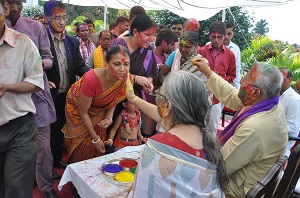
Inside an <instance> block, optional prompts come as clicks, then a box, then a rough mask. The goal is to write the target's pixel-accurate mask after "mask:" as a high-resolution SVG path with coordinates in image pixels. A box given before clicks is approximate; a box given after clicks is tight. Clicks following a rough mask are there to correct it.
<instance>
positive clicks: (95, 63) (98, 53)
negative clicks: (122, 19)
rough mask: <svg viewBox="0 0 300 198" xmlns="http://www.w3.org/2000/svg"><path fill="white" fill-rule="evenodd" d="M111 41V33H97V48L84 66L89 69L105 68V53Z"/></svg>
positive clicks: (105, 31) (104, 31)
mask: <svg viewBox="0 0 300 198" xmlns="http://www.w3.org/2000/svg"><path fill="white" fill-rule="evenodd" d="M111 40H112V33H111V32H110V31H108V30H102V31H101V32H100V33H99V38H98V47H97V48H96V50H95V51H94V52H93V53H92V54H91V55H90V56H89V57H88V58H87V60H86V62H85V64H86V66H88V67H89V68H103V67H105V66H106V59H105V57H106V53H107V51H108V47H109V45H110V43H111Z"/></svg>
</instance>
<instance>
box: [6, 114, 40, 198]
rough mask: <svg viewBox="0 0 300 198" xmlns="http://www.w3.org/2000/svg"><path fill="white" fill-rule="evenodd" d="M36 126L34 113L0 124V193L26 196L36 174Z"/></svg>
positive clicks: (23, 197) (22, 197)
mask: <svg viewBox="0 0 300 198" xmlns="http://www.w3.org/2000/svg"><path fill="white" fill-rule="evenodd" d="M36 134H37V129H36V125H35V120H34V116H33V115H32V114H31V113H28V114H27V115H25V116H22V117H19V118H16V119H14V120H11V121H10V122H8V123H6V124H4V125H2V126H0V197H1V198H2V197H3V198H12V197H17V198H29V197H32V189H33V183H34V177H35V167H36V157H37V147H36V142H35V141H36V140H35V139H36Z"/></svg>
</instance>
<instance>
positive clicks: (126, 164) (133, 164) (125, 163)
mask: <svg viewBox="0 0 300 198" xmlns="http://www.w3.org/2000/svg"><path fill="white" fill-rule="evenodd" d="M119 164H120V165H121V166H123V167H125V168H133V167H136V166H137V164H138V163H137V162H136V161H135V160H130V159H125V160H121V161H120V162H119Z"/></svg>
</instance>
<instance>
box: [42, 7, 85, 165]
mask: <svg viewBox="0 0 300 198" xmlns="http://www.w3.org/2000/svg"><path fill="white" fill-rule="evenodd" d="M44 12H45V17H46V18H45V19H46V22H47V23H48V24H49V29H48V30H47V33H48V37H49V40H50V46H51V52H52V55H53V67H52V68H50V69H48V70H46V74H47V77H48V80H49V81H50V82H52V83H54V86H53V87H52V89H51V95H52V98H53V101H54V105H55V109H56V117H57V121H56V122H54V123H53V124H51V151H52V154H53V166H55V167H59V168H65V167H66V166H67V164H65V163H64V162H62V161H61V159H62V143H63V139H64V134H63V133H62V132H61V128H62V127H63V125H64V124H65V120H66V117H65V102H66V95H67V92H68V90H69V88H70V86H71V85H72V84H73V83H75V81H76V75H78V76H82V75H83V74H84V73H85V72H87V71H88V70H89V68H88V67H87V66H86V65H85V63H84V61H83V59H82V57H81V54H80V51H79V41H78V40H77V39H76V38H74V37H71V36H68V35H67V34H65V33H64V31H65V26H66V21H67V19H68V15H67V13H66V9H65V6H64V4H63V3H61V2H60V1H48V2H46V3H45V5H44Z"/></svg>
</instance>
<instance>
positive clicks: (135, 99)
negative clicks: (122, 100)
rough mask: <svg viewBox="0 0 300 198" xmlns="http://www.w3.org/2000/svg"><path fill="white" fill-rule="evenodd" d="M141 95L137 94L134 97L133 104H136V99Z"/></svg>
mask: <svg viewBox="0 0 300 198" xmlns="http://www.w3.org/2000/svg"><path fill="white" fill-rule="evenodd" d="M138 98H139V97H137V96H135V98H134V99H133V104H135V101H136V100H137V99H138Z"/></svg>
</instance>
